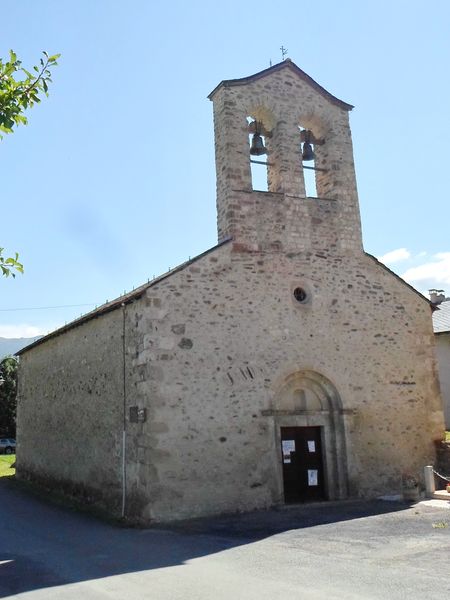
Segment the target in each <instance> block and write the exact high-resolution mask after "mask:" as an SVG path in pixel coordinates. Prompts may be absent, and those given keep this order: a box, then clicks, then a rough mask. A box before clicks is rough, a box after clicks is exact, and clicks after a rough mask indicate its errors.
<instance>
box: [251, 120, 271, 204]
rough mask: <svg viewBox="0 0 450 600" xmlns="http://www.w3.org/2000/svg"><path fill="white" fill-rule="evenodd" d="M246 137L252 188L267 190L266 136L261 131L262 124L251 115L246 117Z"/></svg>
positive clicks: (259, 190) (260, 190)
mask: <svg viewBox="0 0 450 600" xmlns="http://www.w3.org/2000/svg"><path fill="white" fill-rule="evenodd" d="M247 123H248V131H249V134H248V139H249V146H250V170H251V173H252V189H253V190H254V191H257V192H268V191H269V185H268V171H267V150H266V138H265V136H264V135H263V133H262V125H261V123H260V122H258V121H256V120H255V119H253V118H252V117H247Z"/></svg>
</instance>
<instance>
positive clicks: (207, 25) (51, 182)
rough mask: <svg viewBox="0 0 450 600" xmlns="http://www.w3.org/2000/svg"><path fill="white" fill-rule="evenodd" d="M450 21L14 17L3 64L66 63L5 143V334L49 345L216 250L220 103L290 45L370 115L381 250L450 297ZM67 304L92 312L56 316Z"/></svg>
mask: <svg viewBox="0 0 450 600" xmlns="http://www.w3.org/2000/svg"><path fill="white" fill-rule="evenodd" d="M449 22H450V3H448V0H445V1H444V0H436V1H435V2H433V3H432V4H427V3H424V2H418V1H416V0H408V1H406V0H405V1H403V0H397V1H396V2H392V1H390V2H387V1H384V0H379V1H377V2H374V1H371V0H369V1H367V2H360V1H356V0H348V1H346V0H343V1H341V2H335V1H332V0H324V1H316V2H310V1H308V2H306V1H303V0H297V1H295V2H294V1H290V0H287V1H285V2H284V3H282V4H280V3H274V2H273V1H271V2H268V1H265V0H261V1H259V2H258V3H244V2H242V1H235V0H229V1H228V2H227V3H221V4H218V3H217V4H216V3H211V2H202V1H198V2H196V1H195V0H194V1H191V2H181V1H172V2H170V3H168V2H165V3H160V2H151V1H149V0H147V1H144V0H130V1H129V2H127V3H123V2H118V1H116V0H108V1H106V0H90V1H89V2H88V1H85V0H77V1H76V2H75V1H69V0H65V1H64V2H61V1H60V0H58V1H49V0H40V2H34V1H32V0H28V1H21V2H16V3H10V4H9V5H8V27H4V28H3V31H2V36H1V40H0V55H1V56H6V55H7V52H8V50H9V49H10V48H12V49H14V50H15V51H16V52H17V54H18V55H19V57H20V58H21V59H22V60H23V62H24V65H27V66H28V65H33V64H35V63H36V62H37V61H38V60H39V57H40V53H41V51H42V50H47V51H48V52H49V53H51V54H53V53H61V54H62V56H61V59H60V64H59V66H58V67H57V68H55V70H54V76H53V80H54V83H53V85H52V86H51V89H50V97H49V98H48V99H45V100H44V101H43V102H42V104H41V105H39V106H37V107H35V108H34V109H33V110H32V111H30V112H29V113H28V117H29V125H28V127H22V128H20V129H18V130H17V131H16V133H14V135H10V136H8V137H6V138H4V139H3V141H2V142H0V169H1V181H2V184H1V190H2V219H1V232H0V241H1V244H0V245H1V246H4V247H5V248H6V249H7V250H8V251H10V252H13V251H15V250H17V251H18V252H19V253H20V256H21V258H22V260H23V262H24V264H25V269H26V271H25V275H24V276H18V277H17V278H16V279H15V280H11V279H9V280H6V279H1V280H0V285H1V296H0V336H5V337H16V336H20V335H25V336H27V335H34V334H36V333H46V332H47V331H49V330H51V329H53V328H54V327H56V326H59V325H61V324H64V322H66V321H70V320H71V319H73V318H75V317H77V316H79V315H80V314H81V313H84V312H87V311H88V310H90V309H91V308H94V306H95V305H99V304H102V303H103V302H104V301H105V300H106V299H108V300H111V299H113V298H115V297H117V296H118V295H120V294H121V293H122V292H123V291H124V290H127V291H128V290H130V289H132V287H133V286H138V285H140V284H142V283H143V282H145V281H146V280H147V279H148V278H151V277H152V276H153V275H158V274H161V273H163V272H165V271H167V269H168V268H169V267H171V268H172V267H174V266H176V265H177V264H179V263H180V262H183V261H184V260H186V259H187V258H188V257H189V256H195V255H196V254H198V253H200V252H202V251H204V250H206V249H207V248H209V247H211V246H213V245H214V244H215V243H216V221H215V166H214V147H213V123H212V104H211V103H210V102H209V101H208V100H207V99H206V96H207V95H208V93H209V92H210V91H211V90H212V89H213V88H214V87H215V86H216V85H217V84H218V83H219V82H220V81H221V80H222V79H232V78H237V77H244V76H247V75H251V74H253V73H255V72H258V71H260V70H262V69H264V68H266V67H268V66H269V63H270V61H271V60H272V62H273V63H276V62H279V61H280V60H281V53H280V49H279V48H280V46H281V45H283V46H285V47H286V48H287V49H288V56H289V57H290V58H291V59H292V60H293V61H294V62H295V63H296V64H297V65H298V66H299V67H300V68H302V69H303V70H304V71H306V72H307V73H308V74H309V75H311V76H312V77H313V78H314V79H315V80H316V81H318V83H320V84H321V85H323V86H324V87H325V88H326V89H328V90H329V91H330V92H331V93H332V94H334V95H335V96H337V97H338V98H340V99H342V100H344V101H346V102H349V103H351V104H354V105H355V109H354V110H353V111H352V113H351V126H352V133H353V142H354V152H355V162H356V170H357V179H358V188H359V197H360V204H361V216H362V223H363V232H364V242H365V248H366V250H367V251H368V252H370V253H372V254H374V255H376V256H379V257H384V259H385V261H386V263H387V264H388V266H390V267H391V268H392V269H394V270H396V272H398V273H399V274H401V275H405V277H406V278H407V279H408V281H410V282H411V283H412V284H413V285H414V286H415V287H417V288H418V289H419V290H422V291H423V290H427V289H428V288H429V287H434V286H436V287H440V288H444V289H446V291H447V292H448V293H449V294H450V242H449V235H448V223H449V217H450V215H449V212H450V208H449V204H450V199H449V196H448V185H447V176H448V175H447V174H448V171H449V158H450V153H449V150H448V140H449V139H450V117H449V115H450V109H449V107H450V78H449V58H450V36H449V34H448V24H449ZM394 251H395V252H394ZM66 305H83V306H70V307H66V308H51V309H49V308H45V307H60V306H66ZM12 309H13V310H12ZM19 309H20V310H19ZM22 309H25V310H22ZM31 309H33V310H31Z"/></svg>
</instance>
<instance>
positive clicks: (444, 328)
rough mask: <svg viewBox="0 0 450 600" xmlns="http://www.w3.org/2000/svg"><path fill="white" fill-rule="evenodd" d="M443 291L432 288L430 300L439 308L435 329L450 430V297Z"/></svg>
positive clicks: (434, 313)
mask: <svg viewBox="0 0 450 600" xmlns="http://www.w3.org/2000/svg"><path fill="white" fill-rule="evenodd" d="M443 291H444V290H435V289H433V290H430V300H431V302H432V304H433V306H435V307H436V309H437V310H435V311H433V329H434V337H435V339H436V354H437V360H438V369H439V380H440V383H441V395H442V401H443V404H444V417H445V425H446V428H447V430H449V431H450V298H446V297H445V295H444V293H443Z"/></svg>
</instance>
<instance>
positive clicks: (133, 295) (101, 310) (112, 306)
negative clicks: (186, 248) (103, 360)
mask: <svg viewBox="0 0 450 600" xmlns="http://www.w3.org/2000/svg"><path fill="white" fill-rule="evenodd" d="M230 241H231V238H226V239H225V240H223V241H222V242H219V243H218V244H217V245H216V246H213V247H212V248H210V249H209V250H206V252H202V254H199V255H198V256H195V257H194V258H191V259H189V260H188V261H186V262H184V263H182V264H181V265H178V267H175V268H174V269H172V270H171V271H168V272H167V273H163V274H162V275H160V276H159V277H156V278H155V279H153V280H152V281H148V282H147V283H144V285H141V286H140V287H138V288H136V289H135V290H133V291H132V292H128V294H124V295H123V296H119V298H116V299H115V300H112V301H111V302H106V303H105V304H102V306H99V307H98V308H96V309H95V310H92V311H91V312H88V313H86V314H85V315H83V316H81V317H79V318H78V319H75V320H74V321H71V322H70V323H67V325H64V326H63V327H60V328H59V329H55V331H52V332H51V333H49V334H47V335H46V336H44V337H40V338H39V339H38V340H36V341H35V342H33V343H32V344H29V345H28V346H25V347H24V348H22V349H21V350H19V351H18V352H16V356H20V355H21V354H24V353H25V352H28V350H31V349H32V348H34V347H35V346H39V345H40V344H43V343H44V342H46V341H47V340H49V339H51V338H54V337H56V336H58V335H61V334H63V333H65V332H66V331H68V330H69V329H73V328H74V327H78V326H79V325H82V324H83V323H86V321H90V320H91V319H95V318H97V317H100V316H101V315H104V314H106V313H109V312H111V311H112V310H116V309H118V308H121V307H122V306H124V305H125V304H129V303H130V302H133V301H134V300H137V299H139V298H140V297H141V296H142V295H143V294H145V292H146V291H147V290H148V289H149V288H151V287H152V286H153V285H155V284H157V283H159V282H160V281H162V280H163V279H167V278H168V277H171V276H172V275H173V274H174V273H178V272H179V271H182V270H183V269H185V268H186V267H188V266H189V265H191V264H192V263H194V262H196V261H197V260H199V259H200V258H203V257H204V256H206V255H207V254H210V253H211V252H214V250H216V249H217V248H220V246H223V245H224V244H228V242H230Z"/></svg>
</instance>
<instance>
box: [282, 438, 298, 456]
mask: <svg viewBox="0 0 450 600" xmlns="http://www.w3.org/2000/svg"><path fill="white" fill-rule="evenodd" d="M281 446H282V448H283V454H290V453H291V452H295V440H283V441H282V442H281Z"/></svg>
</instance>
